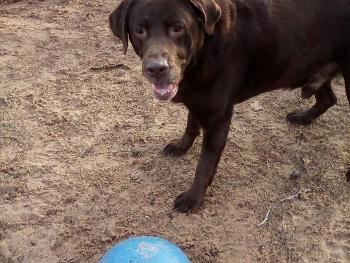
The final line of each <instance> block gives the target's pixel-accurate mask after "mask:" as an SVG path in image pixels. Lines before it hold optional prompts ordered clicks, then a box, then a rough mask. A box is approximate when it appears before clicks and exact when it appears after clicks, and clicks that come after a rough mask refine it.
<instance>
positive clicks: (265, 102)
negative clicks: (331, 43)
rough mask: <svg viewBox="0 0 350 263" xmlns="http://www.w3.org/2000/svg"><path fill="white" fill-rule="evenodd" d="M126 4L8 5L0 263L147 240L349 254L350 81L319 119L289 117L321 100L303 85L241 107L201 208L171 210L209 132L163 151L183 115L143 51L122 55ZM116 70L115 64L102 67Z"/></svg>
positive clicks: (320, 255)
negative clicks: (164, 93)
mask: <svg viewBox="0 0 350 263" xmlns="http://www.w3.org/2000/svg"><path fill="white" fill-rule="evenodd" d="M10 2H15V3H12V4H9V3H10ZM117 2H118V1H112V0H100V1H92V0H50V1H0V262H25V263H27V262H28V263H34V262H35V263H38V262H50V263H56V262H72V263H73V262H88V263H89V262H91V263H92V262H97V261H98V259H99V258H100V257H101V255H103V253H104V252H105V251H106V249H108V248H109V247H111V246H112V245H113V244H115V243H116V242H118V241H119V240H121V239H124V238H127V237H130V236H133V235H145V234H148V235H157V236H162V237H165V238H168V239H170V240H171V241H173V242H175V243H177V244H178V245H179V246H181V248H183V249H184V250H185V252H186V253H187V254H188V255H189V257H190V258H191V260H192V261H193V262H194V263H236V262H237V263H241V262H249V263H250V262H318V263H319V262H321V263H322V262H327V263H328V262H331V263H340V262H350V185H349V184H348V183H346V181H345V176H344V174H345V170H346V167H347V166H349V165H350V125H349V123H350V107H349V104H348V102H347V100H346V97H345V92H344V88H343V80H342V79H336V80H335V81H334V87H335V92H336V94H337V95H338V104H337V105H336V106H335V107H333V108H332V109H330V110H329V111H328V112H327V113H326V114H325V115H324V116H322V117H321V118H320V119H318V120H317V121H316V122H315V123H314V124H312V125H310V126H308V127H298V126H293V125H290V124H288V123H286V121H285V119H284V117H285V115H286V114H287V113H289V112H291V111H293V110H295V109H300V108H307V107H308V106H310V105H311V104H312V103H313V101H312V100H310V101H301V99H300V94H299V93H300V91H293V92H290V91H277V92H272V93H269V94H265V95H261V96H259V97H258V98H254V99H251V100H249V101H247V102H245V103H242V104H240V105H238V106H237V107H236V110H235V116H234V118H233V124H232V127H231V131H230V135H229V139H228V141H227V146H226V149H225V152H224V154H223V156H222V159H221V162H220V165H219V169H218V173H217V177H216V179H215V181H214V183H213V185H212V187H211V188H210V189H209V191H208V195H207V197H206V200H205V204H204V205H203V208H202V209H201V211H200V212H199V213H197V214H189V215H184V214H179V213H176V212H173V210H172V202H173V200H174V198H175V197H176V195H177V194H179V193H180V192H182V191H184V190H186V187H188V186H189V185H190V183H191V181H192V179H193V174H194V170H195V166H196V163H197V159H198V155H199V151H200V139H198V140H197V141H196V143H195V145H194V147H193V148H192V149H191V150H190V151H189V153H188V154H187V155H185V156H183V157H180V158H170V157H164V156H163V155H162V154H161V149H162V147H163V146H164V145H165V144H166V143H167V141H169V140H170V139H172V138H174V137H177V136H179V135H181V133H182V132H183V130H184V127H185V121H186V116H187V113H186V109H185V108H184V107H183V106H181V105H175V104H170V103H168V104H166V103H159V102H157V101H156V100H155V99H154V98H153V95H152V91H151V89H150V85H149V84H148V83H147V82H146V81H145V80H144V79H143V77H142V76H141V70H140V63H139V60H138V58H137V57H136V56H135V54H134V53H133V51H132V50H129V52H128V54H127V56H123V55H122V46H121V43H120V42H119V41H117V40H115V38H114V37H113V36H112V34H111V32H110V30H109V28H108V21H107V17H108V15H109V13H110V12H111V11H112V10H113V9H114V7H115V6H116V4H117ZM106 65H107V66H108V65H117V66H116V67H115V68H113V69H100V70H98V69H97V70H91V68H94V67H97V68H98V67H103V66H106ZM293 171H300V174H301V177H300V178H298V179H290V175H291V174H292V173H293ZM300 190H301V195H300V198H299V199H296V200H290V201H286V202H284V203H282V204H281V205H280V206H279V207H277V208H276V209H274V210H272V214H271V215H270V217H269V219H268V221H267V223H266V224H264V225H263V226H261V227H258V225H259V223H260V222H261V221H262V220H263V219H264V217H265V214H266V212H267V210H268V208H269V206H270V205H271V204H272V203H274V202H277V201H278V200H280V199H282V198H285V197H288V196H291V195H293V194H295V193H297V192H298V191H300Z"/></svg>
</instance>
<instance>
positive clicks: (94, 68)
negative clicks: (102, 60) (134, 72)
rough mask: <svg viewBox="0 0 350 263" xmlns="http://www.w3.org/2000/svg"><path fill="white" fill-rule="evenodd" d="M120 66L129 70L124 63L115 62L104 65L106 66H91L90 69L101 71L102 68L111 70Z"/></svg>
mask: <svg viewBox="0 0 350 263" xmlns="http://www.w3.org/2000/svg"><path fill="white" fill-rule="evenodd" d="M116 68H121V69H124V70H129V69H130V68H129V67H128V66H125V65H124V64H115V65H106V66H100V67H91V68H90V70H93V71H102V70H111V69H116Z"/></svg>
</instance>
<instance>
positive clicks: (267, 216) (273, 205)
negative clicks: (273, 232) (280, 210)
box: [258, 190, 303, 227]
mask: <svg viewBox="0 0 350 263" xmlns="http://www.w3.org/2000/svg"><path fill="white" fill-rule="evenodd" d="M302 191H303V190H300V191H299V192H297V193H296V194H294V195H291V196H288V197H286V198H283V199H281V200H279V201H278V202H276V203H274V204H272V205H270V208H269V210H267V213H266V216H265V218H264V220H263V221H261V223H260V224H259V225H258V227H261V226H262V225H264V224H265V223H266V222H267V220H268V219H269V216H270V213H271V211H272V210H273V209H275V208H276V207H278V206H279V205H280V204H281V203H283V202H285V201H288V200H293V199H296V198H300V194H301V192H302Z"/></svg>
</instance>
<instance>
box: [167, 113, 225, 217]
mask: <svg viewBox="0 0 350 263" xmlns="http://www.w3.org/2000/svg"><path fill="white" fill-rule="evenodd" d="M231 116H232V110H230V111H229V113H228V114H225V116H223V117H221V118H218V119H216V120H215V121H210V122H205V123H201V126H202V128H203V143H202V150H201V154H200V157H199V162H198V165H197V168H196V173H195V178H194V181H193V183H192V186H191V187H190V189H188V190H187V191H186V192H183V193H182V194H180V195H179V196H178V197H177V198H176V199H175V202H174V208H175V209H176V210H178V211H179V212H182V213H187V212H189V211H191V212H196V211H197V210H198V209H199V207H200V205H201V204H202V203H203V200H204V196H205V192H206V190H207V188H208V186H209V185H210V184H211V182H212V180H213V178H214V175H215V172H216V167H217V165H218V163H219V160H220V157H221V154H222V151H223V149H224V147H225V144H226V139H227V134H228V131H229V128H230V123H231Z"/></svg>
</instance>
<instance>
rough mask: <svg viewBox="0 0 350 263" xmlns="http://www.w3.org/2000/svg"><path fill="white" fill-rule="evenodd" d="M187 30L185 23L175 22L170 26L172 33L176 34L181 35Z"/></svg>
mask: <svg viewBox="0 0 350 263" xmlns="http://www.w3.org/2000/svg"><path fill="white" fill-rule="evenodd" d="M184 31H185V26H184V25H183V24H175V25H173V26H172V27H171V28H170V33H171V34H173V35H174V36H179V35H181V34H182V33H183V32H184Z"/></svg>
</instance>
